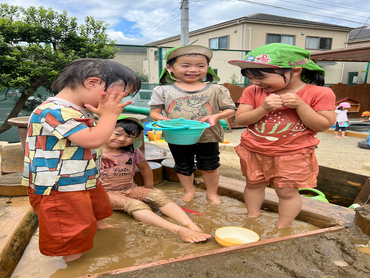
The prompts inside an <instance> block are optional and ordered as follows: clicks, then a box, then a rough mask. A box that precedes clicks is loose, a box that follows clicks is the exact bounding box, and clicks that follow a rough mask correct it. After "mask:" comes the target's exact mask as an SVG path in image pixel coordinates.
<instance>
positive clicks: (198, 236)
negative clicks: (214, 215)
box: [175, 227, 212, 243]
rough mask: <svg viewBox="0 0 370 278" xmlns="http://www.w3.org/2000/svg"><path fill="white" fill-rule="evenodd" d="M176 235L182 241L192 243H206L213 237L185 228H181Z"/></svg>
mask: <svg viewBox="0 0 370 278" xmlns="http://www.w3.org/2000/svg"><path fill="white" fill-rule="evenodd" d="M175 233H176V234H177V235H178V236H179V237H180V238H181V240H182V241H185V242H190V243H194V242H202V241H206V240H207V239H209V238H211V237H212V236H211V235H208V234H204V233H199V232H196V231H193V230H190V229H188V228H185V227H180V229H179V230H178V231H177V232H175Z"/></svg>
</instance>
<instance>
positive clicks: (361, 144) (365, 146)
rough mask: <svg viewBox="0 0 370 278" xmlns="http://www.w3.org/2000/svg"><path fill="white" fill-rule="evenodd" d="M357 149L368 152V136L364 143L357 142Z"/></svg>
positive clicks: (369, 142)
mask: <svg viewBox="0 0 370 278" xmlns="http://www.w3.org/2000/svg"><path fill="white" fill-rule="evenodd" d="M358 147H359V148H361V149H367V150H370V135H368V136H367V138H366V140H365V141H360V142H358Z"/></svg>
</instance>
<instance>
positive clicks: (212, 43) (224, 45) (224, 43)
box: [209, 36, 229, 49]
mask: <svg viewBox="0 0 370 278" xmlns="http://www.w3.org/2000/svg"><path fill="white" fill-rule="evenodd" d="M209 48H211V49H228V48H229V36H224V37H219V38H213V39H210V40H209Z"/></svg>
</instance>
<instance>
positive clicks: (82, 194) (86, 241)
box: [28, 183, 113, 256]
mask: <svg viewBox="0 0 370 278" xmlns="http://www.w3.org/2000/svg"><path fill="white" fill-rule="evenodd" d="M34 191H35V190H34V189H33V188H31V187H29V188H28V195H29V199H30V203H31V206H32V207H33V209H34V211H35V213H36V214H37V215H38V219H39V248H40V252H41V253H42V254H43V255H46V256H67V255H74V254H79V253H84V252H86V251H88V250H90V249H92V248H93V246H94V236H95V233H96V230H97V226H96V221H97V220H101V219H104V218H106V217H109V216H110V215H112V213H113V211H112V207H111V205H110V202H109V197H108V195H107V193H106V191H105V189H104V188H103V186H102V185H101V183H99V184H98V186H97V187H96V188H94V189H91V190H86V191H72V192H59V191H56V190H51V193H50V195H38V194H35V193H34Z"/></svg>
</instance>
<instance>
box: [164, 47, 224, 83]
mask: <svg viewBox="0 0 370 278" xmlns="http://www.w3.org/2000/svg"><path fill="white" fill-rule="evenodd" d="M188 54H199V55H204V56H206V57H207V58H208V60H209V61H211V59H212V57H213V53H212V50H211V49H209V48H208V47H205V46H202V45H183V46H178V47H174V48H171V49H170V50H168V51H167V53H166V57H165V58H166V63H168V61H170V60H172V59H173V58H176V57H179V56H183V55H188ZM207 75H211V76H212V78H213V80H212V82H218V81H220V78H219V77H218V76H217V74H216V73H215V72H214V71H213V69H212V68H211V67H210V66H209V67H208V69H207ZM176 79H177V78H176V76H175V75H172V78H171V75H170V74H169V72H168V71H167V69H166V68H164V69H163V70H162V73H161V76H160V77H159V82H160V83H162V84H171V83H173V82H175V81H176Z"/></svg>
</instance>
